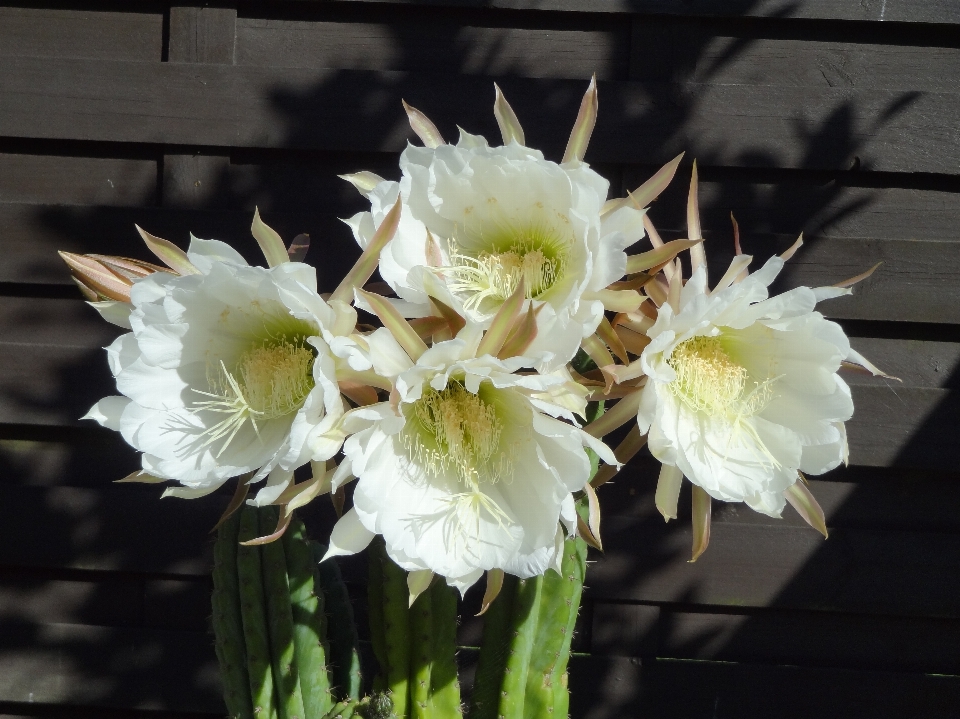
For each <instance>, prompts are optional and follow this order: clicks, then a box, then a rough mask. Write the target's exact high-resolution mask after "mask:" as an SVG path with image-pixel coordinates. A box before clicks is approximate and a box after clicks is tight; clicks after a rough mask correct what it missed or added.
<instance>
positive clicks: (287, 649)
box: [260, 507, 305, 719]
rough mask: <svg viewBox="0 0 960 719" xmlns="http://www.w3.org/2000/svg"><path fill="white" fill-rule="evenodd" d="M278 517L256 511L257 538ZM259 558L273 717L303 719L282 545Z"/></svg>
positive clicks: (273, 510)
mask: <svg viewBox="0 0 960 719" xmlns="http://www.w3.org/2000/svg"><path fill="white" fill-rule="evenodd" d="M278 516H279V510H278V508H277V507H262V508H261V509H260V534H261V535H267V534H271V533H272V532H273V531H274V530H275V529H276V527H277V517H278ZM260 557H261V559H260V571H261V573H262V575H263V589H264V595H265V597H266V604H267V629H268V634H269V637H270V657H271V661H272V666H273V683H274V686H275V687H276V695H277V709H278V712H277V713H278V714H279V715H280V719H303V718H304V716H305V713H304V710H303V697H302V695H301V694H300V677H299V675H298V672H297V661H296V649H295V647H294V640H293V633H294V630H293V612H292V611H291V608H290V585H289V582H288V581H287V558H286V555H285V553H284V551H283V542H269V543H267V544H264V545H262V546H261V548H260Z"/></svg>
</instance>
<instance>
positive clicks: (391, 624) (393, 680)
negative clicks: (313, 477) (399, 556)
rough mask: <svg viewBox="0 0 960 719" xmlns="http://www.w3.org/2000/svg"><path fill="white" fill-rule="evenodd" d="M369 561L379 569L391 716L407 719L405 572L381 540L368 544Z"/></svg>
mask: <svg viewBox="0 0 960 719" xmlns="http://www.w3.org/2000/svg"><path fill="white" fill-rule="evenodd" d="M370 550H371V560H374V561H375V560H379V561H380V563H381V567H382V571H383V636H384V648H385V650H386V655H387V666H386V675H387V691H388V692H389V693H390V697H391V699H392V700H393V716H394V717H396V719H407V718H408V717H409V716H410V710H409V697H410V692H409V681H410V618H409V610H408V598H409V592H408V590H407V573H406V572H404V571H403V570H402V569H401V568H400V567H398V566H397V565H396V564H395V563H394V562H393V560H392V559H390V557H389V556H387V551H386V549H385V547H384V545H383V543H382V542H375V543H373V544H371V546H370Z"/></svg>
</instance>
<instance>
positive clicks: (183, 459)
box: [86, 238, 356, 504]
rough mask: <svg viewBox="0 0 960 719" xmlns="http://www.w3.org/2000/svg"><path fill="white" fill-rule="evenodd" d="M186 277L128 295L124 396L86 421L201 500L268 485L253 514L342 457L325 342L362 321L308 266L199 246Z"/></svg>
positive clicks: (117, 366) (175, 491)
mask: <svg viewBox="0 0 960 719" xmlns="http://www.w3.org/2000/svg"><path fill="white" fill-rule="evenodd" d="M186 257H187V258H188V259H189V261H190V263H192V265H193V267H192V270H195V272H193V273H191V274H184V275H183V276H178V275H174V274H170V273H166V272H158V273H155V274H152V275H149V276H148V277H145V278H143V279H140V280H138V281H136V282H135V283H134V284H133V286H132V287H131V289H130V302H131V305H132V306H131V311H130V316H129V322H130V327H131V328H132V330H133V331H132V332H130V333H127V334H124V335H122V336H121V337H119V338H118V339H117V340H116V341H115V342H114V343H113V344H112V345H111V346H110V347H108V348H107V354H108V357H109V361H110V368H111V371H112V372H113V375H114V377H115V378H116V380H117V389H118V390H119V391H120V392H121V393H122V394H123V396H117V397H106V398H104V399H102V400H100V401H99V402H98V403H97V404H96V405H94V407H93V408H92V409H91V410H90V412H89V413H88V414H87V416H86V418H88V419H94V420H96V421H98V422H100V424H102V425H103V426H105V427H108V428H110V429H114V430H117V431H119V432H121V433H122V434H123V437H124V439H125V440H126V441H127V442H128V443H129V444H131V445H132V446H133V447H135V448H136V449H138V450H140V451H141V452H143V457H142V465H143V471H144V472H145V473H147V474H149V475H152V476H153V477H157V478H160V479H171V480H176V481H178V482H180V483H181V484H182V485H183V486H182V487H175V488H171V489H168V490H167V491H166V493H165V494H170V495H174V496H180V497H198V496H202V495H204V494H208V493H209V492H212V491H213V490H215V489H216V488H217V487H219V486H220V485H221V484H223V483H224V482H225V481H226V480H227V479H229V478H230V477H234V476H237V475H242V474H246V473H253V476H252V479H251V481H256V480H260V479H263V478H264V477H267V476H268V475H269V480H268V482H267V486H266V487H265V488H264V489H263V490H261V492H260V493H259V494H258V496H257V500H256V501H257V503H259V504H267V503H270V502H271V501H273V500H274V499H276V497H277V496H278V495H279V494H280V493H281V492H282V490H283V489H284V488H285V487H286V486H287V485H288V484H289V483H290V481H291V479H292V474H293V470H294V469H296V468H297V467H298V466H300V465H303V464H305V463H306V462H308V461H310V460H317V461H319V460H323V459H327V458H330V457H332V456H333V455H334V454H336V452H337V451H339V448H340V446H341V444H342V440H343V435H342V434H340V432H339V431H338V430H337V427H336V425H337V422H338V420H339V419H340V418H341V416H342V414H343V401H342V399H341V397H340V392H339V389H338V387H337V379H336V375H335V368H334V357H333V355H332V354H331V353H330V350H329V346H328V344H327V342H328V341H331V340H332V339H333V337H334V335H335V334H338V333H343V334H345V333H347V332H350V331H352V329H353V327H354V325H355V324H356V313H355V311H354V310H353V309H352V308H350V307H348V306H346V305H344V304H342V303H332V304H327V303H326V302H324V301H323V299H322V298H321V297H320V295H319V294H317V289H316V272H315V270H314V269H313V268H312V267H309V266H308V265H304V264H301V263H296V262H286V263H284V264H280V265H278V266H276V267H273V268H271V269H264V268H262V267H251V266H250V265H248V264H247V263H246V261H245V260H244V259H243V258H242V257H241V256H240V255H239V254H238V253H237V252H236V251H234V250H233V249H232V248H230V247H229V246H228V245H226V244H224V243H222V242H217V241H213V240H200V239H196V238H194V239H193V241H192V243H191V245H190V250H189V252H188V253H187V255H186Z"/></svg>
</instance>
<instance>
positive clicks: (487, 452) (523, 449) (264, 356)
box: [63, 83, 878, 594]
mask: <svg viewBox="0 0 960 719" xmlns="http://www.w3.org/2000/svg"><path fill="white" fill-rule="evenodd" d="M494 112H495V114H496V117H497V120H498V123H499V125H500V128H501V131H502V135H503V144H502V145H501V146H495V147H491V146H490V145H489V144H488V143H487V141H486V140H485V139H484V138H482V137H478V136H474V135H470V134H467V133H466V132H462V131H461V133H460V137H459V139H458V141H457V143H456V144H447V143H445V142H444V141H443V139H442V138H441V136H440V134H439V132H438V131H437V130H436V128H435V127H434V126H433V124H432V123H431V122H430V121H429V120H428V119H427V118H426V117H425V116H424V115H423V114H422V113H420V112H419V111H417V110H415V109H414V108H411V107H407V113H408V116H409V118H410V122H411V125H412V127H413V129H414V130H415V131H416V133H417V134H418V135H419V136H420V138H421V139H422V140H423V142H424V147H414V146H408V148H407V149H406V150H405V151H404V152H403V154H402V155H401V158H400V171H401V177H400V180H399V182H395V181H388V180H384V179H382V178H380V177H378V176H376V175H374V174H372V173H369V172H360V173H357V174H354V175H350V176H346V177H345V178H344V179H346V180H348V181H349V182H351V183H352V184H353V185H354V186H355V187H356V188H357V189H358V190H359V191H360V192H361V193H362V194H363V195H364V196H365V197H366V198H367V199H368V200H369V201H370V210H369V211H368V212H362V213H360V214H358V215H356V216H355V217H353V218H351V219H349V220H347V224H348V225H349V226H350V227H351V228H352V230H353V233H354V236H355V238H356V240H357V242H358V243H359V245H360V247H361V248H362V251H363V252H362V255H361V257H360V259H359V260H358V262H357V264H356V265H355V266H354V268H353V269H352V270H351V271H350V272H349V273H348V275H347V276H346V277H345V278H344V279H343V281H342V282H341V284H340V285H339V287H337V289H336V290H335V291H334V292H333V293H332V294H330V295H321V294H319V293H318V289H317V281H316V272H315V270H314V269H313V268H312V267H310V266H308V265H306V264H303V263H302V262H301V261H300V260H301V259H302V257H303V255H304V254H305V252H306V246H305V244H304V243H303V242H302V241H300V238H298V240H297V241H295V242H294V243H293V244H291V246H290V247H289V248H287V247H286V246H285V244H284V243H283V241H282V240H281V238H280V237H279V235H278V234H277V233H276V232H275V231H273V230H272V229H270V228H269V227H268V226H267V225H266V224H264V223H263V221H262V220H261V219H260V217H259V214H257V215H255V217H254V223H253V228H252V231H253V234H254V237H255V238H256V239H257V241H258V242H259V244H260V246H261V248H262V249H263V251H264V255H265V257H266V260H267V264H268V265H269V267H268V268H263V267H255V266H250V265H249V264H247V262H246V261H244V259H243V258H242V257H241V256H240V255H239V254H238V253H237V252H235V251H234V250H233V249H231V248H230V247H229V246H228V245H226V244H224V243H222V242H218V241H214V240H201V239H197V238H193V239H192V241H191V244H190V248H189V250H188V251H186V252H183V251H182V250H180V249H179V248H177V247H176V246H175V245H173V244H171V243H169V242H167V241H165V240H161V239H160V238H156V237H153V236H152V235H149V234H148V233H146V232H144V231H142V230H141V235H142V236H143V238H144V240H145V241H146V243H147V245H148V246H149V247H150V249H151V250H153V251H154V252H155V254H157V255H158V256H159V257H160V258H161V259H162V260H163V261H164V263H165V264H166V265H167V267H159V266H155V265H150V264H148V263H145V262H140V261H136V260H129V259H125V258H117V257H106V256H98V255H84V256H79V255H71V254H68V253H63V256H64V259H65V260H66V261H67V262H68V264H70V266H71V268H72V269H73V270H74V273H75V276H76V279H77V281H78V284H79V285H80V287H81V290H82V291H83V292H84V293H85V295H87V297H88V299H90V300H91V303H92V304H93V306H94V307H96V308H97V309H98V310H99V311H100V312H101V313H102V314H103V316H104V317H105V318H106V319H108V320H109V321H111V322H114V323H115V324H118V325H121V326H123V327H125V328H127V329H129V330H130V332H128V333H127V334H124V335H122V336H120V337H119V338H118V339H117V340H116V341H115V342H114V343H113V344H112V345H111V346H110V347H109V348H108V349H107V353H108V357H109V361H110V367H111V370H112V372H113V375H114V376H115V378H116V381H117V388H118V391H119V392H120V395H119V396H115V397H106V398H104V399H103V400H101V401H100V402H98V403H97V404H96V405H95V406H94V407H93V408H92V409H91V410H90V412H89V414H88V415H87V417H88V418H91V419H94V420H96V421H98V422H99V423H100V424H102V425H103V426H105V427H108V428H111V429H114V430H117V431H119V432H121V433H122V435H123V437H124V438H125V439H126V441H127V442H129V443H130V444H131V445H132V446H133V447H135V448H136V449H137V450H139V451H141V452H142V453H143V455H142V457H143V461H142V466H143V469H142V471H140V472H137V473H135V474H134V475H131V477H129V478H127V479H128V480H129V481H146V482H166V481H169V480H173V481H175V482H176V483H177V485H176V486H172V487H170V488H168V489H166V490H165V495H173V496H178V497H188V498H192V497H199V496H202V495H205V494H208V493H210V492H212V491H214V490H216V489H217V488H218V487H220V486H221V485H222V484H223V483H224V482H226V481H227V480H229V479H230V478H233V477H239V478H240V479H239V481H238V493H237V495H236V496H235V501H234V502H233V503H232V506H233V508H235V507H236V506H238V505H239V504H240V503H241V502H243V501H249V502H252V503H254V504H257V505H266V504H277V505H281V506H283V507H285V512H283V513H281V517H282V519H281V525H280V526H278V528H277V533H276V534H275V535H273V536H279V534H280V533H281V532H282V531H283V529H284V528H285V522H287V521H289V516H290V512H292V511H293V509H295V508H296V507H299V506H302V505H304V504H306V503H307V502H309V501H311V500H312V499H314V498H316V497H317V496H319V495H322V494H326V493H331V494H333V496H334V497H337V496H340V497H342V496H343V495H342V491H341V488H342V487H343V485H344V484H346V483H347V482H351V481H354V480H356V482H357V483H356V487H355V490H354V492H353V506H352V507H351V508H350V509H349V510H348V511H347V512H346V513H344V514H343V515H342V517H341V519H340V520H339V522H338V523H337V525H336V526H335V528H334V530H333V533H332V536H331V541H330V550H329V555H339V554H351V553H355V552H358V551H361V550H362V549H364V548H365V547H366V546H367V545H368V544H369V543H370V542H371V540H372V539H373V537H374V536H376V535H382V536H383V538H384V540H385V544H386V549H387V552H388V553H389V555H390V557H391V558H392V559H393V560H394V561H396V563H397V564H399V565H400V566H401V567H403V568H404V569H406V570H408V571H410V572H411V574H410V586H411V593H412V594H416V592H417V591H418V588H420V589H422V588H424V587H426V586H427V585H428V584H429V579H430V578H431V577H432V576H433V575H434V574H437V575H440V576H442V577H444V578H445V579H446V581H447V583H448V584H450V585H453V586H456V587H458V588H460V589H461V590H465V589H466V588H467V587H469V586H470V585H472V584H473V583H475V582H476V581H477V580H478V579H479V578H480V577H481V575H482V574H483V573H484V572H491V573H493V575H494V576H496V575H497V574H499V573H501V572H507V573H511V574H514V575H517V576H519V577H531V576H536V575H538V574H542V573H543V572H545V571H546V570H548V569H549V568H551V567H556V566H558V563H559V559H560V556H561V547H562V544H563V541H564V539H565V538H566V537H567V536H569V535H571V534H574V533H576V532H578V531H579V532H582V533H584V534H585V535H586V536H587V537H588V539H589V540H590V541H591V542H593V543H598V542H599V532H598V526H599V525H598V521H599V519H598V518H599V506H598V504H597V499H596V494H595V492H594V488H595V487H596V486H599V485H600V484H602V483H603V482H606V481H608V480H609V479H610V478H611V477H612V476H614V475H615V474H616V473H617V472H618V471H619V469H620V467H621V466H622V464H623V463H625V462H627V461H628V460H629V459H630V458H631V457H632V456H633V455H634V454H636V453H637V452H638V451H639V450H640V449H641V448H642V447H644V446H648V447H649V451H650V452H651V453H652V454H653V456H654V457H656V459H657V460H659V461H660V462H661V464H662V471H661V473H660V478H659V484H658V486H657V490H656V501H657V506H658V508H659V509H660V511H661V512H662V513H663V515H664V517H665V518H667V519H670V518H675V517H676V507H677V497H678V494H679V491H680V487H681V481H682V479H683V477H686V478H687V479H688V480H689V481H690V482H691V483H692V484H693V492H694V494H693V500H694V501H693V508H694V512H693V521H694V530H695V531H694V547H693V553H694V558H696V557H697V556H699V554H700V553H701V552H702V551H703V550H704V549H705V548H706V546H707V543H708V541H709V535H710V532H709V527H710V506H711V498H713V499H718V500H723V501H730V502H745V503H746V504H748V505H749V506H750V507H752V508H753V509H755V510H756V511H758V512H763V513H765V514H769V515H771V516H779V514H780V512H781V511H782V509H783V508H784V505H785V503H786V502H790V503H791V504H792V505H793V506H794V507H796V508H797V510H798V511H799V512H800V513H801V514H802V515H803V516H804V517H805V518H806V519H807V520H808V521H809V522H810V523H811V524H812V525H813V526H815V527H817V528H819V529H820V530H821V531H824V532H825V531H826V530H825V526H824V522H823V514H822V512H821V511H820V509H819V507H818V506H817V504H816V501H815V500H814V499H813V497H812V496H811V495H810V493H809V491H808V490H807V489H806V487H805V484H804V483H803V481H802V474H801V472H806V473H810V474H819V473H823V472H826V471H828V470H830V469H832V468H833V467H835V466H837V465H838V464H840V463H841V462H843V461H845V459H846V454H847V442H846V435H845V432H844V422H845V421H846V420H848V419H849V418H850V416H851V414H852V412H853V405H852V402H851V398H850V391H849V388H848V387H847V385H846V384H845V383H844V381H843V380H842V379H841V378H840V377H839V376H838V374H837V372H838V370H839V369H840V368H841V366H843V365H844V364H847V365H850V366H853V365H856V366H859V367H860V368H862V369H865V370H866V371H872V372H875V373H876V372H878V370H876V368H874V367H873V366H872V365H870V363H869V362H867V361H866V360H865V359H864V358H862V357H860V356H859V355H858V354H857V353H856V352H854V351H853V350H851V348H850V345H849V343H848V341H847V338H846V337H845V336H844V334H843V332H842V331H841V329H840V328H839V327H838V326H837V325H836V324H834V323H832V322H829V321H828V320H826V319H824V318H823V316H822V315H821V314H819V313H818V312H816V311H815V305H816V304H817V302H818V301H820V300H823V299H826V298H830V297H835V296H838V295H841V294H844V293H847V292H849V290H848V289H845V284H850V282H848V283H841V284H840V285H838V286H834V287H829V288H817V289H810V288H806V287H799V288H797V289H794V290H791V291H789V292H786V293H784V294H781V295H779V296H774V297H770V296H769V295H768V287H769V286H770V284H771V283H772V282H773V280H774V279H775V277H776V276H777V274H778V272H779V271H780V270H781V268H782V267H783V264H784V262H785V261H786V260H787V259H789V256H788V255H789V254H792V253H793V251H795V250H796V248H797V247H798V246H799V245H800V244H801V243H800V242H799V241H798V243H797V245H795V246H794V248H791V250H790V251H789V252H788V253H787V254H786V255H784V256H781V257H774V258H772V259H770V260H768V261H767V262H766V263H765V264H764V265H763V267H762V268H760V269H759V270H758V271H757V272H755V273H753V274H749V273H748V270H747V267H748V265H749V264H750V260H751V258H750V257H748V256H746V255H742V254H740V253H739V245H738V253H737V256H736V258H735V259H734V261H733V262H732V264H731V265H730V268H729V269H728V270H727V271H726V272H725V273H724V275H723V276H722V277H721V278H720V280H719V281H718V282H717V283H716V285H715V286H714V287H713V288H712V289H711V288H709V287H708V283H707V266H706V256H705V254H704V251H703V247H702V236H701V232H700V225H699V218H698V210H697V180H696V165H694V176H693V181H692V183H691V187H690V201H689V212H688V237H687V239H683V240H675V241H673V242H668V243H664V242H663V241H661V239H660V237H659V235H658V234H657V232H656V230H655V228H654V227H653V225H652V223H651V222H650V219H649V217H648V216H647V214H646V206H647V205H648V204H649V203H650V202H651V201H652V200H654V199H655V198H656V197H657V196H658V195H659V194H660V192H661V191H662V190H663V189H664V188H665V187H666V186H667V184H668V183H669V182H670V181H671V179H672V178H673V175H674V173H675V171H676V169H677V166H678V164H679V161H680V158H679V157H678V158H676V159H675V160H674V161H672V162H671V163H668V164H667V165H666V166H665V167H664V168H662V169H661V170H660V171H659V172H658V173H656V174H655V175H654V176H653V177H652V178H651V179H650V180H649V181H647V182H646V183H645V184H644V185H642V186H641V187H640V188H638V189H637V190H636V191H634V192H633V193H628V196H627V197H625V198H622V199H613V200H608V199H607V194H608V190H609V183H608V182H607V181H606V180H604V179H603V178H602V177H601V176H600V175H598V174H597V173H596V172H594V171H593V170H592V169H591V168H590V167H589V166H588V165H587V164H586V163H585V162H584V161H583V156H584V152H585V150H586V146H587V143H588V141H589V138H590V135H591V133H592V130H593V125H594V122H595V119H596V113H597V94H596V87H595V85H594V84H593V83H591V86H590V88H589V89H588V91H587V94H586V95H585V97H584V100H583V103H582V105H581V109H580V114H579V116H578V118H577V121H576V124H575V126H574V129H573V132H572V133H571V136H570V141H569V143H568V146H567V150H566V153H565V155H564V158H563V161H562V162H561V163H559V164H558V163H555V162H551V161H548V160H546V159H544V157H543V155H542V153H540V152H539V151H537V150H534V149H531V148H529V147H527V146H526V145H525V144H524V136H523V130H522V129H521V127H520V123H519V122H518V121H517V118H516V116H515V115H514V113H513V111H512V109H511V108H510V106H509V105H508V104H507V102H506V100H505V99H504V98H503V96H502V94H501V93H500V91H499V89H497V97H496V103H495V106H494ZM301 237H303V236H301ZM644 238H648V241H649V247H648V248H647V249H646V251H644V252H640V253H638V254H632V255H629V256H628V255H627V253H626V251H625V250H627V248H630V247H632V246H634V245H636V244H637V243H638V242H639V241H640V240H641V239H644ZM681 253H688V256H689V266H690V268H691V270H692V272H691V274H690V276H689V277H688V278H687V279H684V278H683V276H682V269H683V265H682V263H681V260H680V258H679V256H680V254H681ZM377 270H379V274H380V277H381V279H382V280H383V281H384V283H386V285H388V286H389V289H390V292H386V291H384V292H383V293H381V294H376V293H373V292H371V291H368V290H369V289H371V288H372V287H374V286H375V285H368V284H367V283H368V281H369V280H370V278H371V277H372V276H373V274H374V272H376V271H377ZM856 279H858V278H854V280H856ZM851 282H852V281H851ZM365 287H366V288H367V289H364V288H365ZM357 309H359V310H362V311H364V312H366V313H369V314H371V315H375V316H376V317H377V318H378V319H379V324H380V326H379V327H376V328H375V327H371V326H369V325H364V324H358V314H357ZM575 359H576V361H574V360H575ZM601 400H602V401H604V402H605V404H606V407H607V411H606V412H605V413H602V414H599V416H598V413H597V412H596V407H597V404H596V403H597V402H599V401H601ZM588 417H589V418H590V419H591V420H592V421H589V422H588V421H587V418H588ZM631 423H632V426H630V429H629V431H628V432H627V433H626V436H625V438H624V439H623V440H622V442H621V443H620V444H619V446H618V447H617V448H616V451H611V449H610V448H609V447H608V446H607V445H606V444H604V443H603V441H602V438H603V436H604V435H606V434H608V433H610V432H612V431H614V430H616V429H618V428H619V427H621V426H624V425H627V424H631ZM597 458H599V460H602V462H603V463H604V466H602V467H600V469H599V471H598V470H597ZM307 464H309V465H311V467H312V470H313V476H312V478H311V479H309V480H306V481H302V482H297V481H296V480H295V478H294V472H295V470H297V469H298V468H300V467H302V466H304V465H307ZM261 480H265V482H264V483H263V486H262V487H261V488H260V489H259V491H258V493H257V494H256V496H255V497H254V498H251V499H249V500H247V499H246V494H247V490H248V488H249V487H250V486H251V485H253V484H254V483H257V482H260V481H261ZM580 493H582V496H583V497H585V499H586V502H587V504H588V505H589V511H588V512H585V518H584V519H581V518H580V517H579V515H578V511H577V508H576V506H575V497H580V496H581V494H580ZM268 539H270V538H269V537H267V538H264V541H266V540H268Z"/></svg>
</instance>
